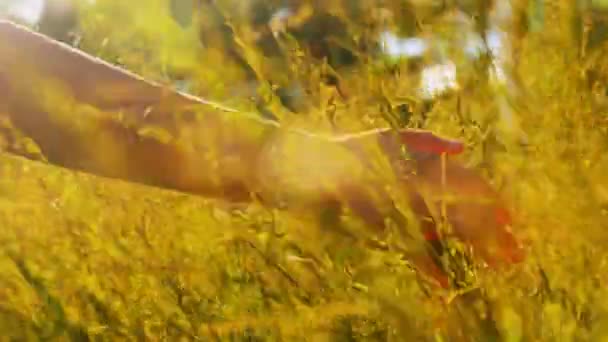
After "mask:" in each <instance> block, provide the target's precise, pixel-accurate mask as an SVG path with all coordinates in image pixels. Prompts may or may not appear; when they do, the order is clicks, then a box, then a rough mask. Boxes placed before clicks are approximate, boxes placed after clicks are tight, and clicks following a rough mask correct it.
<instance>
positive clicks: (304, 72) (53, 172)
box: [0, 0, 608, 341]
mask: <svg viewBox="0 0 608 342" xmlns="http://www.w3.org/2000/svg"><path fill="white" fill-rule="evenodd" d="M192 3H195V2H192ZM217 3H219V4H220V5H219V9H218V11H219V12H220V13H223V14H224V16H225V17H226V18H227V19H226V20H227V22H226V25H227V26H228V27H230V28H231V30H232V31H231V32H232V33H233V36H232V38H231V39H229V40H227V41H226V40H224V38H222V37H220V35H219V34H216V35H211V36H207V37H208V38H207V41H208V42H207V43H206V44H200V35H201V34H202V33H201V32H199V31H200V30H201V28H200V26H199V25H197V24H196V23H197V20H199V19H197V17H196V16H194V18H193V19H192V24H191V25H187V24H188V20H181V22H182V24H183V26H180V21H175V20H173V19H172V17H171V12H170V6H169V2H168V1H162V0H149V1H146V4H145V5H141V4H138V3H136V2H128V1H97V2H95V3H93V4H89V5H81V7H82V8H80V11H81V13H80V26H79V29H78V30H79V35H80V38H79V40H78V42H77V44H78V47H80V48H81V49H83V50H85V51H87V52H89V53H91V54H94V55H96V56H100V57H102V58H104V59H106V60H109V61H112V62H114V63H117V64H120V65H123V66H125V67H127V68H128V69H130V70H132V71H135V72H137V73H140V74H142V75H145V76H146V77H149V78H152V79H155V80H159V81H162V82H166V83H172V84H178V83H179V84H180V86H183V87H185V88H186V89H187V90H189V91H190V92H192V93H195V94H197V95H201V96H203V97H207V98H211V99H214V100H218V101H221V102H223V103H226V104H229V105H231V106H234V107H237V108H240V109H244V110H253V109H256V108H257V109H258V110H260V109H263V110H268V111H270V112H272V115H273V116H274V117H277V118H278V119H279V120H281V121H283V122H286V123H289V124H293V125H299V126H305V127H307V128H308V129H315V130H331V131H334V132H340V131H354V130H358V129H363V128H370V127H381V126H387V125H399V126H409V127H424V128H428V129H432V130H433V131H435V132H437V133H440V134H445V135H448V136H452V137H458V138H461V139H463V140H464V141H466V142H467V147H468V150H467V153H466V154H465V156H464V157H462V158H463V160H464V161H465V162H466V163H467V164H469V165H471V166H474V167H477V168H479V169H481V170H483V171H484V172H485V175H486V176H487V178H488V179H490V180H491V181H492V182H493V184H494V185H495V186H496V187H497V188H499V189H501V191H502V193H503V194H504V195H505V197H506V198H508V199H509V201H510V203H511V204H512V207H513V209H514V212H515V213H516V216H517V218H516V219H517V223H518V224H517V227H516V229H517V234H518V235H519V236H521V237H522V238H524V239H525V240H526V241H527V243H528V249H529V256H528V258H527V259H526V261H525V262H524V263H523V264H521V265H518V266H516V267H513V268H511V269H508V270H501V271H498V272H492V271H488V270H484V269H480V270H478V272H476V274H475V275H474V277H473V278H474V279H473V284H472V286H471V287H470V288H466V289H464V290H462V291H458V292H456V291H442V290H437V289H434V288H430V287H429V286H428V285H427V284H426V283H425V282H424V281H423V280H422V279H420V277H419V275H417V274H416V272H414V270H412V269H410V268H409V267H408V265H407V263H405V262H403V261H402V260H400V258H399V256H398V255H396V253H392V252H390V251H382V250H378V249H377V248H371V247H370V246H363V245H361V244H357V243H354V242H352V241H351V240H349V239H348V238H346V237H344V236H342V235H340V234H336V233H334V232H331V231H329V230H327V229H323V228H322V227H318V225H316V224H315V223H313V222H312V221H310V222H309V221H307V220H306V219H305V218H297V219H296V218H294V217H292V216H289V215H288V214H286V213H282V212H269V211H268V210H266V209H264V208H262V207H260V206H259V205H255V204H254V205H251V206H247V207H245V208H233V207H231V206H229V205H226V204H225V203H221V202H216V201H211V200H206V199H201V198H197V197H193V196H188V195H184V194H178V193H174V192H169V191H163V190H159V189H153V188H148V187H144V186H139V185H134V184H129V183H125V182H120V181H111V180H107V179H101V178H98V177H93V176H89V175H85V174H81V173H77V172H72V171H67V170H63V169H59V168H55V167H51V166H47V165H44V164H38V163H34V162H30V161H26V160H23V159H19V158H15V157H10V156H7V155H1V156H0V160H1V162H0V167H1V168H0V207H1V208H2V210H1V211H0V222H1V224H2V227H3V229H2V230H1V231H0V239H1V241H2V242H3V244H2V249H1V251H2V254H1V255H0V269H1V272H2V274H3V275H4V276H3V277H2V278H1V279H0V331H2V335H3V336H6V337H7V338H14V339H35V338H39V339H43V338H44V339H47V338H49V339H53V338H55V339H58V338H63V339H66V338H69V339H72V340H86V339H104V340H114V339H151V340H155V339H167V340H177V339H179V338H181V339H185V340H191V339H201V340H211V339H217V340H223V339H226V340H256V341H257V340H269V341H272V340H290V341H291V340H293V341H297V340H313V341H317V340H320V341H323V340H332V341H333V340H338V341H342V340H345V341H346V340H348V341H351V340H356V341H359V340H361V341H368V340H369V341H375V340H379V341H383V340H406V341H409V340H429V341H430V340H450V341H451V340H466V341H468V340H475V341H488V340H505V341H527V340H543V341H544V340H548V341H553V340H560V341H562V340H568V341H570V340H572V341H574V340H594V341H600V340H603V339H608V331H607V330H606V329H605V328H604V323H605V322H606V321H607V320H608V302H607V301H606V298H608V293H607V289H606V287H605V286H603V284H605V283H606V282H607V281H608V279H607V278H606V275H607V274H608V269H607V267H608V250H606V247H605V246H608V235H607V233H606V231H605V229H606V228H608V185H607V184H608V172H607V171H608V156H606V155H605V153H604V151H605V150H606V148H608V106H607V105H606V104H607V103H608V102H607V99H606V86H605V82H604V81H603V80H606V78H605V77H607V76H608V74H607V73H606V68H605V65H604V64H605V62H604V59H603V58H601V57H602V56H603V55H604V54H605V51H606V48H605V47H604V46H603V45H602V44H596V45H594V46H593V48H591V47H589V48H586V47H585V46H584V44H582V42H584V41H585V39H586V38H585V35H584V34H582V35H581V34H578V33H577V32H579V31H578V28H579V27H578V26H574V29H572V30H569V29H568V28H572V25H569V24H570V23H572V22H577V21H576V20H577V16H581V15H582V16H584V15H586V14H588V13H589V12H581V11H579V10H578V9H577V8H575V7H574V6H571V5H563V4H562V3H560V2H550V1H545V2H541V1H528V4H527V5H526V6H523V5H522V6H521V7H522V8H525V9H526V10H527V11H531V12H530V13H532V14H529V13H528V15H529V16H530V17H529V20H530V22H534V20H540V19H535V18H538V17H542V20H543V23H542V29H534V30H530V31H529V32H527V34H526V33H521V32H519V31H518V30H513V31H517V32H509V34H511V39H512V40H513V46H514V49H517V51H516V54H514V55H516V57H512V58H513V59H514V60H513V61H512V63H511V65H510V66H509V67H508V70H509V71H508V72H509V75H510V79H509V82H510V83H507V85H504V84H502V85H501V84H498V83H495V82H493V81H492V78H491V77H490V76H491V75H490V74H491V73H488V72H487V71H486V69H485V66H487V63H484V60H483V58H480V59H476V60H471V59H469V58H468V57H466V56H463V55H462V54H461V53H460V54H459V53H458V52H457V51H456V49H455V48H454V47H453V46H452V45H454V44H452V45H450V44H447V43H446V41H448V42H449V41H450V39H455V38H456V37H455V36H458V35H461V33H462V32H469V31H472V32H476V31H480V28H479V25H480V24H479V23H478V22H473V23H472V24H471V25H470V26H466V25H461V24H459V23H458V22H457V23H456V24H455V23H454V21H453V20H452V19H454V17H453V16H451V14H450V13H451V12H449V11H442V10H440V9H439V8H436V7H434V6H432V4H431V3H433V2H432V1H411V2H407V3H408V4H413V5H411V6H410V8H409V12H408V13H410V14H411V15H409V16H408V15H404V14H402V13H403V12H400V11H399V10H395V8H396V9H402V8H406V7H399V6H404V5H403V4H402V3H404V2H403V1H385V2H384V3H385V5H384V7H381V6H380V5H378V4H375V3H374V5H369V7H367V8H363V7H364V6H363V5H361V7H362V8H359V9H352V8H349V7H348V6H346V5H345V4H347V3H349V2H348V1H344V2H340V1H326V2H325V3H326V4H325V5H324V6H325V7H326V10H327V11H328V12H329V13H332V14H333V15H335V16H337V17H338V18H342V21H343V22H345V23H346V27H347V34H345V36H347V37H350V38H353V37H354V38H353V39H352V40H351V42H350V43H348V42H344V44H347V45H348V44H351V45H349V49H350V50H351V51H354V52H353V54H354V55H356V56H359V61H358V62H357V63H356V64H354V65H346V66H345V65H340V64H337V65H330V63H329V61H328V60H327V59H326V60H323V59H318V58H314V56H312V54H311V46H306V45H305V44H304V43H302V42H303V39H302V38H300V39H296V38H294V37H293V35H292V36H290V35H289V34H287V36H286V37H285V39H283V40H281V41H280V42H281V44H283V45H282V47H280V48H281V49H282V50H281V51H283V52H284V53H285V54H284V55H283V57H272V58H271V57H268V56H266V55H264V54H263V53H262V52H261V50H260V48H259V47H258V46H256V43H255V42H256V39H255V37H256V34H255V33H256V32H255V30H254V29H253V28H252V27H254V25H252V24H251V23H250V22H249V21H248V20H249V19H248V18H249V17H248V16H246V15H244V14H243V13H247V11H246V10H244V9H240V10H239V7H238V6H239V4H242V3H244V2H242V1H222V2H217ZM247 3H249V2H247ZM251 3H254V2H251ZM266 3H268V4H269V5H268V6H271V7H272V6H275V7H273V8H276V7H277V6H278V5H273V3H272V2H270V1H268V2H266ZM303 3H306V4H310V6H312V7H306V6H303V7H301V8H300V9H299V11H300V12H297V13H298V15H299V16H301V17H303V18H309V17H307V16H310V14H307V13H308V12H307V11H309V10H310V8H319V7H314V6H321V5H320V4H319V3H321V2H315V1H310V2H303ZM360 3H361V4H366V3H367V2H364V1H361V2H360ZM370 3H373V2H370ZM457 3H459V4H464V5H462V7H463V8H464V10H465V12H466V13H469V14H475V11H479V13H486V12H484V11H486V10H485V9H483V8H482V6H475V4H476V3H477V2H476V1H471V2H468V1H462V2H457ZM564 3H566V2H564ZM598 3H601V2H598ZM466 4H468V5H469V6H465V5H466ZM543 4H544V9H543V10H542V16H540V15H539V14H538V13H541V12H540V10H539V9H538V8H539V7H538V6H541V5H543ZM391 6H393V7H391ZM391 11H392V12H391ZM361 13H364V14H361ZM386 13H397V14H398V15H397V14H393V16H392V17H391V16H387V15H385V14H386ZM479 13H477V14H479ZM581 13H582V14H581ZM229 14H230V15H229ZM402 16H403V17H402ZM296 17H297V16H296ZM361 17H364V18H366V19H367V20H366V21H361ZM478 17H479V16H478ZM481 17H483V16H481ZM387 18H393V19H387ZM395 18H398V19H399V20H397V19H395ZM579 19H580V18H579ZM296 21H297V20H296ZM303 21H305V20H304V19H303ZM579 21H580V20H579ZM363 22H364V23H365V24H361V23H363ZM184 23H185V24H184ZM378 23H384V24H386V25H388V27H390V28H392V29H394V30H396V31H399V32H406V33H407V32H409V33H408V34H410V33H411V32H417V34H419V35H427V36H430V37H432V38H433V39H434V40H435V41H437V43H436V44H435V45H433V47H434V49H433V51H432V53H429V55H427V56H424V58H422V60H413V59H397V60H395V59H392V58H388V57H387V56H382V54H379V53H378V52H377V51H376V50H374V49H371V48H368V49H364V48H362V46H365V45H366V44H363V43H364V42H366V40H367V39H369V37H371V36H373V33H375V32H376V33H377V30H376V25H379V24H378ZM397 23H400V25H402V26H404V27H397V26H398V25H397ZM408 23H409V24H410V25H406V24H408ZM421 23H422V24H423V26H424V27H426V29H416V27H418V26H420V25H421ZM567 23H568V24H567ZM199 24H200V23H199ZM538 25H541V24H538V22H535V25H530V26H531V27H536V28H537V27H538ZM220 26H221V25H220ZM370 27H371V28H372V29H369V28H370ZM368 29H369V32H368V31H366V30H368ZM209 30H210V32H212V33H213V32H215V31H214V30H217V27H216V26H211V28H209ZM416 30H422V32H418V31H416ZM481 31H483V30H481ZM522 31H524V30H522ZM583 31H584V30H583ZM583 31H581V32H583ZM293 32H295V31H292V33H293ZM216 33H217V32H216ZM288 33H289V31H288ZM403 34H405V33H403ZM218 40H221V41H222V43H221V44H220V43H219V42H218ZM209 42H211V43H209ZM235 56H238V58H237V57H235ZM448 59H449V60H451V61H453V63H455V64H456V66H457V70H459V74H458V83H459V84H460V85H461V86H460V89H459V90H457V91H454V92H453V93H451V94H446V95H445V96H443V97H440V98H437V99H435V100H433V101H429V100H427V99H424V98H423V97H422V96H421V94H420V92H419V87H418V85H419V83H418V82H419V79H420V77H421V76H420V73H419V72H418V69H419V68H418V67H417V65H418V64H421V63H422V64H425V63H426V64H437V63H440V62H443V61H445V60H448ZM243 61H245V62H244V63H245V64H243ZM243 65H245V66H243ZM247 68H250V69H251V70H253V72H251V71H247V70H246V69H247ZM251 75H253V76H251ZM328 75H337V76H336V77H337V78H338V79H339V83H337V84H338V85H336V82H334V83H332V82H327V79H328ZM589 75H593V76H594V78H593V79H590V76H589ZM289 81H294V82H293V83H298V86H297V87H301V88H302V89H305V90H306V91H305V92H304V93H306V94H307V96H306V98H303V99H301V100H302V101H304V102H305V103H306V105H305V106H303V107H299V108H306V110H300V111H296V112H298V113H293V112H292V111H290V110H289V109H288V108H286V106H285V105H284V103H283V102H281V99H280V98H279V97H280V96H279V95H280V92H277V91H276V90H277V89H279V88H280V87H284V88H289V87H290V86H292V84H290V82H289ZM590 83H591V84H590ZM297 87H296V88H297ZM251 89H253V90H251ZM344 94H347V95H348V96H344ZM250 97H251V98H253V99H254V101H250ZM260 103H262V104H261V105H260ZM201 172H204V170H201ZM389 238H390V237H389Z"/></svg>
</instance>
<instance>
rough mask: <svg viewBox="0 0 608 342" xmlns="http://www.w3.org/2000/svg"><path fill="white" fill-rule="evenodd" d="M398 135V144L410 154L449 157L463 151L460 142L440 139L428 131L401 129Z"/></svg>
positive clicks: (462, 145)
mask: <svg viewBox="0 0 608 342" xmlns="http://www.w3.org/2000/svg"><path fill="white" fill-rule="evenodd" d="M398 134H399V140H400V142H401V143H402V144H404V145H405V146H407V149H408V151H411V152H426V153H433V154H442V153H446V154H449V155H451V154H459V153H462V151H463V150H464V144H463V143H462V142H460V141H457V140H451V139H446V138H441V137H439V136H437V135H435V134H433V133H432V132H430V131H421V130H413V129H401V130H399V133H398Z"/></svg>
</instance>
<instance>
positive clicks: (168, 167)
mask: <svg viewBox="0 0 608 342" xmlns="http://www.w3.org/2000/svg"><path fill="white" fill-rule="evenodd" d="M0 116H4V117H5V118H8V119H9V120H10V122H11V124H12V125H13V127H14V128H15V129H17V130H19V131H20V132H22V133H23V134H24V135H25V136H27V137H29V138H31V139H32V140H33V141H34V142H35V143H36V144H37V146H38V147H39V148H40V150H41V154H42V156H43V157H44V159H46V160H47V161H48V162H50V163H53V164H56V165H58V166H62V167H67V168H70V169H75V170H81V171H85V172H89V173H93V174H96V175H100V176H105V177H112V178H118V179H123V180H128V181H133V182H139V183H143V184H148V185H152V186H158V187H163V188H168V189H174V190H179V191H183V192H188V193H193V194H198V195H203V196H206V197H211V198H219V199H223V200H227V201H231V202H251V201H254V200H256V201H260V202H261V203H262V204H264V205H266V206H269V207H275V208H281V209H285V210H288V211H292V212H294V213H296V212H299V211H301V210H304V211H312V212H321V211H322V210H323V209H324V208H326V207H328V206H335V207H336V209H337V212H340V211H342V210H343V209H346V210H349V211H350V212H351V213H352V215H353V216H355V217H357V218H359V219H360V220H362V221H363V222H364V223H365V224H366V225H367V226H368V227H369V228H370V231H372V232H374V233H378V232H382V231H384V230H385V229H386V223H387V220H386V218H389V221H390V220H393V222H394V223H396V224H397V225H403V224H404V222H403V217H402V216H401V217H400V215H399V210H397V209H396V204H395V203H396V202H398V199H395V198H394V196H393V195H392V193H393V192H394V191H391V189H397V190H398V192H400V193H401V194H402V195H403V196H402V198H405V200H406V201H407V202H409V206H410V208H411V210H412V211H413V212H414V214H415V215H416V216H417V217H418V218H419V220H420V226H421V228H422V230H423V233H424V234H425V236H426V237H427V240H433V239H439V238H440V235H441V232H438V231H437V226H438V224H437V222H438V221H439V220H441V219H442V218H441V217H440V216H441V215H440V214H443V215H444V216H446V217H445V218H446V219H447V221H448V222H449V223H450V225H451V227H452V233H453V235H454V236H456V237H457V238H459V239H460V240H462V241H463V242H465V243H468V244H470V245H471V246H472V247H473V249H474V251H475V253H476V255H478V256H479V257H480V258H481V259H483V260H484V261H486V262H487V263H489V264H491V265H496V264H498V263H500V262H509V263H512V262H519V261H521V260H522V258H523V252H522V250H521V248H520V247H519V244H518V243H517V241H516V239H515V236H514V235H513V234H512V233H511V231H510V225H511V222H510V214H509V211H508V210H507V208H506V206H505V205H504V204H503V201H502V199H500V196H499V194H498V193H497V192H496V191H494V190H493V189H492V187H491V186H489V184H488V183H487V182H486V181H485V180H484V179H483V177H481V176H479V175H478V174H477V173H476V172H475V171H474V170H470V169H466V168H464V167H463V166H461V165H460V164H458V163H457V162H456V161H454V160H451V159H447V158H445V159H442V158H441V156H442V155H445V156H448V155H454V154H458V153H461V152H462V151H463V145H462V144H461V143H460V142H458V141H454V140H450V139H445V138H441V137H438V136H436V135H434V134H432V133H431V132H428V131H417V130H409V129H402V130H396V131H395V130H392V129H388V128H384V129H375V130H369V131H365V132H360V133H356V134H346V135H340V136H332V135H321V134H313V133H311V132H307V131H302V130H298V129H295V128H288V127H285V126H284V125H280V124H278V123H277V122H274V121H268V120H264V119H261V118H259V117H257V116H255V115H253V114H247V113H241V112H238V111H235V110H232V109H229V108H224V107H222V106H220V105H218V104H215V103H212V102H209V101H206V100H203V99H200V98H196V97H193V96H189V95H187V94H181V93H178V92H175V91H173V90H171V89H169V88H167V87H163V86H160V85H158V84H155V83H152V82H149V81H146V80H143V79H141V78H139V77H138V76H136V75H134V74H131V73H129V72H126V71H125V70H122V69H119V68H116V67H114V66H112V65H110V64H107V63H105V62H103V61H101V60H99V59H95V58H93V57H91V56H88V55H86V54H84V53H82V52H79V51H77V50H75V49H72V48H70V47H68V46H67V45H64V44H60V43H57V42H55V41H52V40H50V39H47V38H45V37H43V36H41V35H39V34H36V33H34V32H32V31H29V30H27V29H25V28H22V27H20V26H16V25H14V24H11V23H9V22H0ZM0 134H2V133H1V132H0ZM402 147H405V150H406V151H407V152H408V155H409V156H408V157H406V156H405V155H404V154H403V151H402ZM13 152H17V153H18V152H19V151H13ZM442 160H443V161H442ZM444 170H445V172H444ZM446 195H447V196H446ZM446 198H449V199H446ZM442 206H444V207H445V210H444V212H443V213H442V210H441V208H442Z"/></svg>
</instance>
